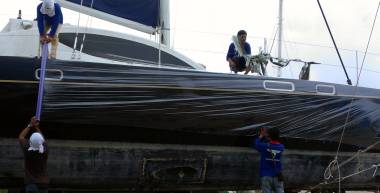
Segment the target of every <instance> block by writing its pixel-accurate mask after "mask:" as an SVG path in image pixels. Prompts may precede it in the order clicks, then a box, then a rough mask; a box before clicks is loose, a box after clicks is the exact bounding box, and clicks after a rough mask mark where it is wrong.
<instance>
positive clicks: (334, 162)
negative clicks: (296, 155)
mask: <svg viewBox="0 0 380 193" xmlns="http://www.w3.org/2000/svg"><path fill="white" fill-rule="evenodd" d="M318 4H319V0H318ZM319 6H320V5H319ZM379 7H380V2H379V5H378V7H377V10H376V14H375V19H374V21H373V24H372V29H371V32H370V35H369V38H368V42H367V46H366V50H365V54H364V57H363V61H362V64H361V67H360V73H359V75H358V76H357V81H356V85H355V90H354V95H356V93H357V88H358V85H359V80H360V76H361V73H362V69H363V66H364V61H365V58H366V54H367V51H368V47H369V43H370V42H371V38H372V33H373V29H374V27H375V24H376V18H377V15H378V11H379ZM320 8H321V7H320ZM321 9H322V8H321ZM322 14H323V12H322ZM334 44H335V42H334ZM348 80H349V79H348ZM353 101H354V98H352V99H351V102H350V106H349V109H348V113H347V116H346V120H345V123H344V126H343V130H342V133H341V136H340V140H339V144H338V148H337V152H336V156H335V159H334V160H332V161H331V162H330V164H329V165H328V166H327V168H326V170H325V173H324V177H325V180H328V179H330V178H332V177H333V176H332V172H331V167H332V166H336V167H337V170H338V183H339V184H338V186H339V193H340V189H341V183H340V182H341V181H343V180H344V179H346V178H348V177H351V176H354V175H357V174H360V173H362V172H364V171H367V170H368V169H367V170H362V171H359V172H356V173H353V174H351V175H349V176H348V177H343V178H341V176H340V165H339V161H338V156H339V151H340V147H341V144H342V141H343V136H344V133H345V130H346V127H347V122H348V118H349V117H350V112H351V110H352V103H353ZM379 142H380V141H378V142H376V143H374V144H372V145H371V146H369V147H367V148H366V149H365V150H364V151H358V152H357V153H356V155H354V156H353V157H351V158H349V159H348V160H346V161H345V162H343V164H342V165H341V166H343V165H345V164H346V163H348V162H349V161H351V160H352V159H353V158H355V157H356V156H358V155H360V154H361V153H363V152H366V151H368V150H369V149H371V148H373V147H374V146H376V145H377V144H378V143H379ZM375 166H376V170H375V172H374V174H373V175H375V174H376V172H377V167H378V166H379V165H375ZM373 167H374V166H372V167H371V168H369V169H372V168H373Z"/></svg>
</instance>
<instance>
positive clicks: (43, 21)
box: [37, 0, 63, 59]
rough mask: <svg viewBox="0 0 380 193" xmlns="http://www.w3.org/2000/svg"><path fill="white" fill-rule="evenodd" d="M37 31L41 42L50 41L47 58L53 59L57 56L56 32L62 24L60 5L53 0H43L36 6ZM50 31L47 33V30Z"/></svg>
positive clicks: (57, 32)
mask: <svg viewBox="0 0 380 193" xmlns="http://www.w3.org/2000/svg"><path fill="white" fill-rule="evenodd" d="M37 22H38V31H39V32H40V42H41V44H44V43H49V42H51V51H50V55H49V58H52V59H55V58H56V56H57V47H58V42H59V39H58V34H59V31H60V28H61V25H62V24H63V15H62V11H61V6H60V5H59V4H58V3H54V0H43V2H42V3H40V4H39V5H38V6H37ZM49 29H50V32H49V33H48V34H47V32H48V30H49Z"/></svg>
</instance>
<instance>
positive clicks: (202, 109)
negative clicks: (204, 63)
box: [0, 57, 380, 149]
mask: <svg viewBox="0 0 380 193" xmlns="http://www.w3.org/2000/svg"><path fill="white" fill-rule="evenodd" d="M38 65H39V61H38V60H37V59H27V58H17V57H0V68H1V69H0V70H1V72H2V73H1V75H0V79H1V83H0V88H1V92H2V94H1V96H0V99H1V101H2V103H3V107H4V108H2V109H4V110H3V112H2V117H3V118H4V119H3V120H4V123H3V124H5V126H6V127H5V128H7V129H4V131H3V132H2V135H3V136H1V137H15V136H17V133H18V132H19V131H20V130H21V129H22V128H23V127H25V125H27V123H28V119H29V117H30V116H32V115H33V114H34V112H35V104H36V96H37V93H36V92H37V86H38V83H37V79H36V76H35V74H36V73H35V70H36V69H38ZM48 69H49V70H50V72H48V73H47V78H49V80H47V81H46V83H45V88H46V89H45V93H44V105H43V111H42V118H41V119H42V125H43V128H44V130H45V131H46V132H47V135H49V137H51V138H57V139H92V140H114V141H128V142H147V143H177V144H203V145H233V146H248V145H249V141H250V139H251V137H252V136H254V135H255V134H256V132H257V129H258V128H260V127H261V126H272V127H279V128H280V129H281V131H282V134H283V137H284V141H286V142H288V143H289V145H290V146H293V147H294V148H305V145H304V144H310V145H306V146H307V147H306V148H313V149H323V148H324V147H323V146H324V145H325V144H329V143H330V142H331V143H335V142H337V141H338V140H339V137H340V134H341V132H342V130H343V128H344V127H345V128H346V132H345V137H344V144H346V145H353V146H366V145H368V144H370V143H372V142H373V141H374V140H375V137H376V136H377V135H378V134H379V131H380V130H379V128H380V125H379V124H380V108H379V107H380V98H379V97H378V96H380V91H378V90H376V89H368V88H358V90H357V92H356V93H355V88H354V87H351V86H344V85H336V84H328V83H321V82H314V81H301V80H291V79H278V78H270V77H255V76H239V75H233V74H219V73H209V72H198V71H190V70H175V69H163V68H153V67H142V66H127V65H115V64H101V63H86V62H69V61H59V60H54V61H49V62H48ZM57 72H59V73H57ZM37 75H38V73H37ZM61 75H62V77H61ZM349 112H350V113H349ZM348 113H349V115H348ZM347 116H348V119H347V120H348V121H347V123H346V118H347ZM306 142H307V143H306ZM315 143H316V144H318V145H315ZM333 147H334V148H336V147H335V146H333Z"/></svg>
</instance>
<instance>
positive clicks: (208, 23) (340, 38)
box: [0, 0, 380, 88]
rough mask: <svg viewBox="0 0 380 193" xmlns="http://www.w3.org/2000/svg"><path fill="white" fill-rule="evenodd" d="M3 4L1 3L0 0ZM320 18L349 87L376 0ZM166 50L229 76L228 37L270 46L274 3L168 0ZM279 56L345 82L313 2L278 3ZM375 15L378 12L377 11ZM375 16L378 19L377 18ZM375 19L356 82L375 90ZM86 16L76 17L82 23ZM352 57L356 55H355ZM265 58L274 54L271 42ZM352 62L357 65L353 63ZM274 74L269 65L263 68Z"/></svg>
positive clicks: (32, 13) (30, 6) (379, 59)
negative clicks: (280, 6) (169, 36)
mask: <svg viewBox="0 0 380 193" xmlns="http://www.w3.org/2000/svg"><path fill="white" fill-rule="evenodd" d="M2 1H4V0H2ZM39 2H40V1H39V0H13V1H11V2H7V6H1V7H0V28H2V27H3V26H5V25H6V23H7V22H8V19H9V18H14V17H16V16H17V11H18V10H19V9H21V10H22V11H23V19H34V18H35V17H36V6H37V4H38V3H39ZM320 2H321V4H322V7H323V8H324V11H325V14H326V17H327V19H328V21H329V24H330V27H331V29H332V32H333V34H334V37H335V40H336V43H337V45H338V47H339V48H340V49H341V55H342V57H343V61H344V63H345V65H346V67H347V70H348V72H349V75H350V78H351V80H352V81H353V82H354V83H355V82H356V76H357V63H358V65H359V67H360V66H361V63H362V60H363V55H364V51H365V48H366V45H367V41H368V38H369V34H370V30H371V27H372V24H373V21H374V18H375V13H376V9H377V7H378V5H379V0H320ZM170 3H171V5H170V10H171V34H172V39H171V43H172V45H171V46H172V47H173V48H174V49H175V50H177V51H179V52H180V53H182V54H184V55H186V56H188V57H190V58H191V59H193V60H194V61H196V62H199V63H202V64H204V65H206V66H207V69H208V70H209V71H215V72H226V73H228V72H229V68H228V65H227V62H226V61H225V54H226V52H227V49H228V45H229V44H230V43H231V36H232V35H234V34H236V32H237V31H238V30H240V29H245V30H246V31H247V32H248V39H247V41H248V42H249V43H250V44H251V47H252V48H253V52H254V54H257V53H258V51H259V47H263V46H264V39H267V42H268V50H270V47H271V45H272V42H273V37H274V35H275V32H276V29H277V28H276V27H277V23H278V21H277V20H278V0H265V1H264V0H171V1H170ZM283 12H284V13H283V17H284V18H283V26H284V35H283V38H284V41H285V42H284V47H283V53H282V56H283V57H284V58H298V59H302V60H306V61H316V62H320V63H322V64H321V65H315V66H312V70H311V79H312V80H319V81H324V82H334V83H341V84H345V82H346V78H345V75H344V72H343V70H342V68H341V65H340V63H339V59H338V57H337V54H336V52H335V50H334V49H333V44H332V41H331V38H330V36H329V34H328V31H327V29H326V26H325V24H324V21H323V18H322V15H321V12H320V10H319V7H318V4H317V1H316V0H284V8H283ZM63 14H64V22H65V23H71V24H74V25H75V24H76V23H77V20H78V14H77V13H75V12H72V11H70V10H67V9H63ZM379 14H380V13H379ZM379 17H380V16H379ZM379 20H380V18H378V20H377V22H376V25H375V29H374V32H373V36H372V40H371V42H370V45H369V51H368V54H367V57H366V60H365V63H364V67H363V68H364V70H363V73H362V76H361V78H360V85H361V86H367V87H375V88H380V21H379ZM91 21H92V22H91V23H92V24H91V27H95V26H96V27H99V28H106V29H108V30H114V31H121V32H127V33H133V34H135V35H139V36H142V37H146V38H150V39H152V40H154V37H151V36H149V35H145V34H140V33H136V32H133V31H131V30H127V29H125V28H124V27H120V26H117V25H113V24H109V23H107V22H104V21H100V20H97V19H93V18H92V19H91ZM86 22H87V17H83V16H82V19H81V25H85V24H86ZM356 53H357V56H358V57H356ZM271 54H272V55H274V56H276V55H277V42H275V44H274V45H273V48H272V51H271ZM357 61H358V62H357ZM301 67H302V64H297V63H294V64H293V65H292V64H291V66H290V67H288V68H286V69H284V70H283V76H284V77H288V78H297V77H298V73H299V70H300V68H301ZM268 69H269V71H270V75H275V74H276V71H275V69H274V68H273V67H271V66H269V67H268Z"/></svg>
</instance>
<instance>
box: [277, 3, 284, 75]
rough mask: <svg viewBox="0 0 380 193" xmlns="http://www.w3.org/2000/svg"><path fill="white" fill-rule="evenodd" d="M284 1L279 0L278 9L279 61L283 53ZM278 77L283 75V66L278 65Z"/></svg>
mask: <svg viewBox="0 0 380 193" xmlns="http://www.w3.org/2000/svg"><path fill="white" fill-rule="evenodd" d="M282 1H283V0H279V6H278V7H279V9H278V51H277V54H278V55H277V57H278V59H279V61H281V57H282V56H281V54H282V49H281V48H282ZM277 77H281V67H280V66H278V67H277Z"/></svg>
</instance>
